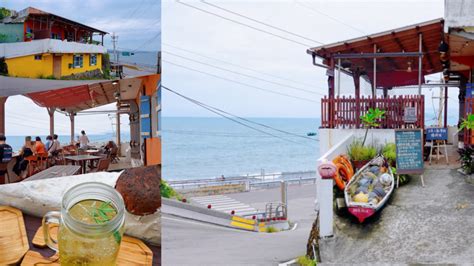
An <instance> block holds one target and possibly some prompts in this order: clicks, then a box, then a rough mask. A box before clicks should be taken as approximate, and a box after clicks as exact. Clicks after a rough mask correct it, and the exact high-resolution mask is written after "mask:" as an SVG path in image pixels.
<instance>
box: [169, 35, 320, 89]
mask: <svg viewBox="0 0 474 266" xmlns="http://www.w3.org/2000/svg"><path fill="white" fill-rule="evenodd" d="M161 44H163V45H166V46H169V47H172V48H175V49H178V50H181V51H185V52H188V53H191V54H193V55H199V56H201V57H204V58H207V59H211V60H214V61H217V62H221V63H224V64H227V65H231V66H235V67H239V68H242V69H245V70H249V71H252V72H255V73H258V74H261V75H265V76H268V77H272V78H277V79H281V80H286V81H290V82H294V83H299V84H301V85H304V86H308V87H314V85H311V84H307V83H304V82H301V81H297V80H293V79H289V78H282V77H280V76H277V75H272V74H268V73H265V72H261V71H258V70H256V69H253V68H249V67H245V66H242V65H238V64H234V63H230V62H227V61H224V60H221V59H218V58H215V57H210V56H207V55H204V54H201V53H198V52H196V51H191V50H188V49H185V48H181V47H179V46H176V45H171V44H169V43H166V42H162V43H161Z"/></svg>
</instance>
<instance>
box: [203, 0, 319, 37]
mask: <svg viewBox="0 0 474 266" xmlns="http://www.w3.org/2000/svg"><path fill="white" fill-rule="evenodd" d="M201 2H202V3H203V4H206V5H209V6H212V7H215V8H217V9H220V10H223V11H225V12H227V13H230V14H234V15H236V16H239V17H242V18H246V19H248V20H250V21H253V22H256V23H259V24H262V25H264V26H267V27H270V28H272V29H276V30H279V31H282V32H285V33H287V34H290V35H293V36H296V37H299V38H302V39H305V40H308V41H312V42H315V43H319V44H323V43H322V42H320V41H317V40H314V39H311V38H308V37H305V36H303V35H300V34H296V33H293V32H291V31H288V30H285V29H282V28H279V27H276V26H273V25H270V24H268V23H265V22H263V21H261V20H257V19H254V18H251V17H248V16H245V15H243V14H240V13H238V12H235V11H232V10H229V9H226V8H223V7H221V6H218V5H216V4H211V3H208V2H206V1H205V0H201Z"/></svg>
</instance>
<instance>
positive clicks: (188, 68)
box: [163, 60, 321, 103]
mask: <svg viewBox="0 0 474 266" xmlns="http://www.w3.org/2000/svg"><path fill="white" fill-rule="evenodd" d="M163 62H166V63H168V64H171V65H174V66H177V67H180V68H184V69H187V70H190V71H194V72H198V73H201V74H204V75H208V76H211V77H214V78H217V79H222V80H226V81H229V82H232V83H236V84H239V85H242V86H246V87H250V88H254V89H257V90H261V91H265V92H268V93H272V94H277V95H280V96H285V97H289V98H293V99H298V100H301V101H306V102H313V103H321V102H320V101H316V100H311V99H307V98H302V97H298V96H294V95H291V94H286V93H282V92H277V91H273V90H269V89H264V88H261V87H257V86H254V85H251V84H247V83H244V82H240V81H236V80H233V79H228V78H224V77H221V76H218V75H215V74H211V73H209V72H205V71H201V70H198V69H194V68H190V67H187V66H183V65H180V64H176V63H173V62H171V61H168V60H163Z"/></svg>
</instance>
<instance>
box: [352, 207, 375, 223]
mask: <svg viewBox="0 0 474 266" xmlns="http://www.w3.org/2000/svg"><path fill="white" fill-rule="evenodd" d="M349 212H350V213H352V215H354V216H355V217H357V219H358V220H359V223H362V222H364V221H365V219H367V218H369V217H370V216H372V215H374V213H375V209H372V208H365V207H360V206H357V207H349Z"/></svg>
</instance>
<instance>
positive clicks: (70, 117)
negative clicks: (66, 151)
mask: <svg viewBox="0 0 474 266" xmlns="http://www.w3.org/2000/svg"><path fill="white" fill-rule="evenodd" d="M74 116H76V114H75V113H73V112H70V113H69V120H70V121H71V145H72V144H74V135H75V134H74Z"/></svg>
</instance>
